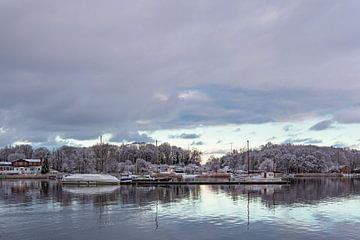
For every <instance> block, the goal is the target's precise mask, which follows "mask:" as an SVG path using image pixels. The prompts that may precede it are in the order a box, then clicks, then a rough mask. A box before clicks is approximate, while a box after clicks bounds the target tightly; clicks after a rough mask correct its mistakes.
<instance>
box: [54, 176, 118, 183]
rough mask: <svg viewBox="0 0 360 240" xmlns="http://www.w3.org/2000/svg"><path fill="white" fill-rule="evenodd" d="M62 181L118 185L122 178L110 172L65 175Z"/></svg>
mask: <svg viewBox="0 0 360 240" xmlns="http://www.w3.org/2000/svg"><path fill="white" fill-rule="evenodd" d="M61 182H62V183H63V184H69V185H70V184H73V185H117V184H119V183H120V180H119V179H117V178H116V177H114V176H111V175H108V174H72V175H69V176H64V177H63V178H62V180H61Z"/></svg>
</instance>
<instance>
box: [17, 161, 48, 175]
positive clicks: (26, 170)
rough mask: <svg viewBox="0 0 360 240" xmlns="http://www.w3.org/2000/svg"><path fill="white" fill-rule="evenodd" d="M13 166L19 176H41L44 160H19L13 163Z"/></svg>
mask: <svg viewBox="0 0 360 240" xmlns="http://www.w3.org/2000/svg"><path fill="white" fill-rule="evenodd" d="M11 165H12V166H13V167H14V171H15V172H18V173H19V174H40V173H41V166H42V159H18V160H15V161H13V162H11Z"/></svg>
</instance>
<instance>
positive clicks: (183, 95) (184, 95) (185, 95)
mask: <svg viewBox="0 0 360 240" xmlns="http://www.w3.org/2000/svg"><path fill="white" fill-rule="evenodd" d="M178 98H179V99H180V100H195V101H201V100H207V99H208V98H207V96H206V95H205V94H204V93H202V92H200V91H198V90H187V91H183V92H180V93H179V94H178Z"/></svg>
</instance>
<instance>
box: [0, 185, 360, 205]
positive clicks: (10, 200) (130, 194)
mask: <svg viewBox="0 0 360 240" xmlns="http://www.w3.org/2000/svg"><path fill="white" fill-rule="evenodd" d="M209 189H211V191H213V192H214V193H216V194H222V193H223V194H226V195H227V196H229V197H231V199H233V201H237V200H239V199H241V198H242V199H246V198H247V197H248V196H249V197H250V199H261V201H263V202H264V204H265V205H266V206H267V207H275V206H276V205H280V204H281V205H284V204H294V203H308V204H314V203H317V202H319V201H321V200H323V199H327V198H339V197H345V196H348V195H359V194H360V181H359V180H358V179H351V178H336V179H333V178H316V179H297V180H296V181H295V183H294V184H291V185H286V186H280V185H271V186H267V185H212V186H209ZM80 190H81V189H80ZM200 191H201V189H200V187H199V186H198V185H189V186H186V185H182V186H178V185H176V186H166V187H165V186H132V185H127V186H121V187H119V188H118V189H116V188H115V190H114V191H113V192H106V193H95V194H81V193H79V194H74V193H71V192H67V191H63V189H62V185H61V184H59V183H57V182H56V181H36V180H17V181H0V201H1V202H4V203H5V204H17V203H25V204H27V203H28V204H32V203H37V202H44V198H46V199H51V201H53V202H58V203H60V204H61V205H62V206H68V205H72V204H73V202H74V201H75V202H77V203H80V204H93V205H94V206H96V207H99V208H101V207H104V206H106V205H111V204H135V205H138V206H145V205H149V204H154V203H157V202H158V203H159V204H162V203H170V202H175V201H179V200H183V199H186V200H190V201H192V200H196V199H199V198H200Z"/></svg>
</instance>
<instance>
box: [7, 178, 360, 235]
mask: <svg viewBox="0 0 360 240" xmlns="http://www.w3.org/2000/svg"><path fill="white" fill-rule="evenodd" d="M359 229H360V180H357V179H339V178H338V179H329V178H326V179H307V180H298V181H297V182H296V183H294V184H292V185H288V186H276V185H275V186H235V185H231V186H228V185H220V186H219V185H214V186H208V185H202V186H170V187H169V186H157V187H139V186H138V187H135V186H119V187H118V186H109V187H100V188H96V187H93V188H86V187H83V188H77V187H63V186H62V185H61V184H59V183H57V182H56V181H34V180H29V181H26V180H13V181H0V239H9V240H10V239H21V240H23V239H28V240H32V239H34V240H35V239H36V240H38V239H39V240H42V239H44V240H45V239H46V240H48V239H54V240H60V239H76V240H81V239H87V240H91V239H104V240H105V239H106V240H107V239H147V240H151V239H307V240H310V239H360V234H359Z"/></svg>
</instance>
